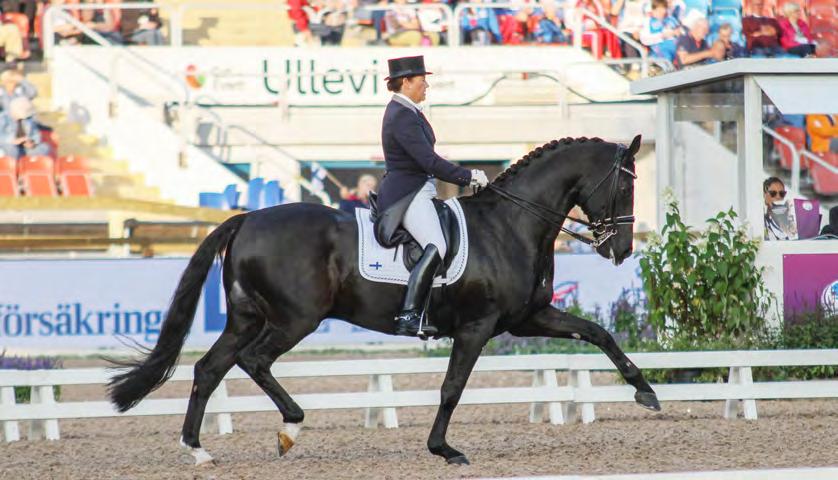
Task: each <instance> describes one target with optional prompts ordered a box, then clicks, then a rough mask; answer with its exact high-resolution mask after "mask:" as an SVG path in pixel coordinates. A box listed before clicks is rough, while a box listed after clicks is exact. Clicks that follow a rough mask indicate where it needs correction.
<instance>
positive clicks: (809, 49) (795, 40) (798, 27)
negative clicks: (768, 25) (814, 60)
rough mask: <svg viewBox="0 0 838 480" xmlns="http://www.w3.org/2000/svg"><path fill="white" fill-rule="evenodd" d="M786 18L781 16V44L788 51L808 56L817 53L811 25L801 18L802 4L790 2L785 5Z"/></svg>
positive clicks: (799, 55) (800, 55)
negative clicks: (810, 28) (810, 30)
mask: <svg viewBox="0 0 838 480" xmlns="http://www.w3.org/2000/svg"><path fill="white" fill-rule="evenodd" d="M783 13H784V14H785V18H781V19H780V21H779V24H780V45H781V46H782V47H783V48H785V49H786V52H788V53H790V54H792V55H797V56H798V57H807V56H809V55H814V54H815V47H816V45H815V42H814V41H813V40H812V34H811V32H809V25H808V24H806V22H805V21H803V19H802V18H800V13H801V12H800V5H798V4H796V3H794V2H788V3H786V4H785V5H783Z"/></svg>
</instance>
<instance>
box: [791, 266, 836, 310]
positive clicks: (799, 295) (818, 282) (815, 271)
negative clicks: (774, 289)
mask: <svg viewBox="0 0 838 480" xmlns="http://www.w3.org/2000/svg"><path fill="white" fill-rule="evenodd" d="M818 307H820V308H823V309H824V310H826V311H827V312H837V311H838V253H811V254H789V255H783V310H784V314H785V317H786V318H787V319H788V318H790V317H793V316H794V315H795V314H800V313H805V312H812V311H814V310H815V309H816V308H818Z"/></svg>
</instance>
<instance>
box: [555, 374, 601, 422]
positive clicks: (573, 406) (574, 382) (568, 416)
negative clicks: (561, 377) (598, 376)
mask: <svg viewBox="0 0 838 480" xmlns="http://www.w3.org/2000/svg"><path fill="white" fill-rule="evenodd" d="M567 373H568V377H569V378H568V382H567V384H568V385H569V386H571V387H573V389H574V391H575V390H576V389H577V388H590V387H591V371H590V370H569V371H568V372H567ZM562 409H563V413H564V418H565V420H566V421H567V422H568V423H575V422H577V421H578V420H579V410H580V409H581V410H582V412H581V416H582V423H592V422H593V421H594V420H596V414H595V413H594V405H593V404H592V403H582V404H577V403H576V402H567V403H566V404H564V405H563V406H562Z"/></svg>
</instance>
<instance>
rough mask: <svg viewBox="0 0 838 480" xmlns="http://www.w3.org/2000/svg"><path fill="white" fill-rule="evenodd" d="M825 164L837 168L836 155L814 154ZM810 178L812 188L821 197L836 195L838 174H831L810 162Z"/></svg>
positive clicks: (821, 166)
mask: <svg viewBox="0 0 838 480" xmlns="http://www.w3.org/2000/svg"><path fill="white" fill-rule="evenodd" d="M815 155H817V156H818V157H820V158H822V159H824V160H826V163H828V164H829V165H832V166H833V167H835V168H838V153H816V154H815ZM809 175H811V176H812V183H813V185H812V187H813V188H814V189H815V191H816V192H818V193H820V194H821V195H838V174H835V173H832V172H830V171H829V170H827V169H826V167H824V166H823V165H821V164H819V163H818V162H812V166H811V168H810V169H809Z"/></svg>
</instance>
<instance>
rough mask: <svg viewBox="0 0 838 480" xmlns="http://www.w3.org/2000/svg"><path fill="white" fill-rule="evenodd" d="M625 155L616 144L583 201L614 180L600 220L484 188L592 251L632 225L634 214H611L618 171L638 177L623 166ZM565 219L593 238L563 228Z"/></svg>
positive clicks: (613, 209)
mask: <svg viewBox="0 0 838 480" xmlns="http://www.w3.org/2000/svg"><path fill="white" fill-rule="evenodd" d="M625 152H626V148H625V147H624V146H622V145H618V147H617V152H616V153H615V154H614V165H613V166H612V167H611V169H610V170H609V171H608V173H607V174H606V175H605V176H604V177H603V178H602V179H601V180H600V181H599V182H597V184H596V185H595V186H594V188H593V189H592V190H591V193H589V194H588V196H587V197H586V198H585V200H584V201H583V202H582V203H583V204H584V203H587V201H588V200H590V199H591V197H592V196H593V195H594V194H595V193H596V192H597V190H599V187H601V186H602V184H603V183H605V181H606V180H608V178H609V177H612V176H613V180H612V181H611V190H610V191H609V194H608V204H607V205H608V217H606V218H603V219H601V220H597V221H593V222H587V221H585V220H582V219H580V218H574V217H571V216H570V215H567V214H564V213H560V212H557V211H555V210H553V209H552V208H550V207H545V206H544V205H541V204H538V203H535V202H532V201H530V200H527V199H526V198H523V197H521V196H518V195H516V194H514V193H512V192H509V191H507V190H504V189H503V188H501V187H499V186H497V185H495V184H491V183H490V184H489V185H488V186H487V188H489V189H490V190H492V191H494V192H495V193H497V194H498V195H500V196H501V197H503V198H505V199H507V200H509V201H510V202H512V203H514V204H515V205H517V206H519V207H521V208H522V209H524V210H526V211H527V212H529V213H531V214H532V215H534V216H536V217H538V218H539V219H541V220H542V221H544V222H546V223H548V224H550V225H552V226H554V227H556V228H558V229H559V230H561V231H562V232H564V233H566V234H568V235H570V236H571V237H573V238H574V239H576V240H579V241H580V242H582V243H585V244H587V245H591V246H593V247H594V248H598V247H599V246H600V245H602V244H603V243H605V241H606V240H608V239H609V238H611V237H613V236H614V235H616V234H617V226H619V225H632V224H634V216H633V215H624V216H620V217H615V216H614V211H615V210H616V208H617V184H618V182H619V180H620V175H619V174H620V172H622V173H626V174H628V175H631V177H632V178H637V175H636V174H635V173H634V172H632V171H631V170H629V169H627V168H626V167H624V166H623V157H624V156H625ZM551 217H552V218H551ZM565 220H570V221H573V222H576V223H578V224H580V225H584V226H586V227H588V230H590V231H591V233H593V236H594V238H588V237H586V236H584V235H581V234H579V233H576V232H574V231H572V230H570V229H568V228H566V227H564V226H562V223H563V222H564V221H565Z"/></svg>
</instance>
